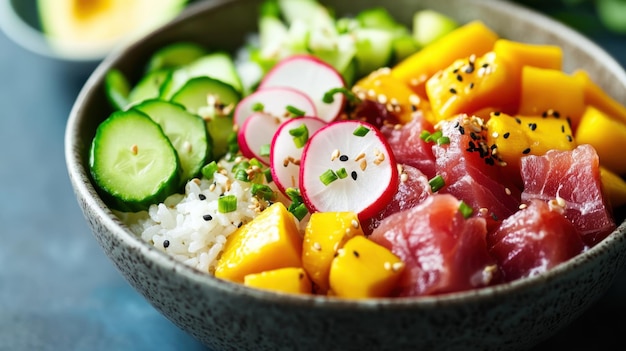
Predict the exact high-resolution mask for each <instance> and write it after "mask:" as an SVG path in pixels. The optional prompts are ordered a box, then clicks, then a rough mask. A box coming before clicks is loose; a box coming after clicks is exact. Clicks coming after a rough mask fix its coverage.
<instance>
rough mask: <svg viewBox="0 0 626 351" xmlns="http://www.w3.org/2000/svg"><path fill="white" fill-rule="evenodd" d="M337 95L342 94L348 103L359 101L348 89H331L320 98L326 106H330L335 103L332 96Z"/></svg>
mask: <svg viewBox="0 0 626 351" xmlns="http://www.w3.org/2000/svg"><path fill="white" fill-rule="evenodd" d="M337 93H341V94H344V95H345V96H346V98H347V99H348V101H350V102H359V101H361V99H359V98H358V97H357V96H356V94H355V93H353V92H352V91H350V89H348V88H343V87H342V88H333V89H330V90H329V91H327V92H326V93H324V96H323V97H322V101H323V102H324V103H326V104H331V103H333V101H335V97H334V95H335V94H337Z"/></svg>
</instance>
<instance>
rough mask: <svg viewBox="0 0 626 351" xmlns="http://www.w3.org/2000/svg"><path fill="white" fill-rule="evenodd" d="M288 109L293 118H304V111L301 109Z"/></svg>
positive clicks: (289, 106)
mask: <svg viewBox="0 0 626 351" xmlns="http://www.w3.org/2000/svg"><path fill="white" fill-rule="evenodd" d="M286 109H287V112H289V113H290V114H291V115H293V116H296V117H301V116H304V111H302V110H301V109H299V108H297V107H295V106H293V105H287V107H286Z"/></svg>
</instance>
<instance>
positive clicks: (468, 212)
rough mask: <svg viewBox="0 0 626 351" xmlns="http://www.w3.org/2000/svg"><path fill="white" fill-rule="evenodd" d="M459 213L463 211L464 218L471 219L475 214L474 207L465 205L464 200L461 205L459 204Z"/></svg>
mask: <svg viewBox="0 0 626 351" xmlns="http://www.w3.org/2000/svg"><path fill="white" fill-rule="evenodd" d="M459 211H461V213H462V214H463V217H465V218H466V219H467V218H469V217H470V216H471V215H472V213H473V212H474V210H473V209H472V207H471V206H470V205H468V204H467V203H465V202H464V201H463V200H461V203H460V204H459Z"/></svg>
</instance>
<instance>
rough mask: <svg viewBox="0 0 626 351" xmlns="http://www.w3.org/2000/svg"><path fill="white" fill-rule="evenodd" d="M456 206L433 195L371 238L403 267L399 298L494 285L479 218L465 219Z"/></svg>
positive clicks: (385, 222) (383, 224)
mask: <svg viewBox="0 0 626 351" xmlns="http://www.w3.org/2000/svg"><path fill="white" fill-rule="evenodd" d="M459 205H460V201H459V200H458V199H456V198H455V197H454V196H452V195H449V194H441V195H440V194H434V195H432V196H429V197H428V198H427V199H426V200H425V201H423V202H422V203H420V204H418V205H417V206H415V207H413V208H411V209H408V210H404V211H400V212H397V213H395V214H393V215H391V216H389V217H387V218H385V219H384V220H383V221H382V222H381V223H380V225H379V226H378V228H376V229H375V230H374V231H373V232H372V234H371V235H370V238H371V239H372V240H373V241H375V242H377V243H379V244H381V245H383V246H385V247H387V248H388V249H390V250H391V251H392V252H393V253H394V254H396V255H397V256H398V257H400V259H402V261H403V262H404V263H405V265H406V268H405V270H404V273H403V275H402V277H401V278H400V283H399V288H398V291H397V292H396V294H397V295H398V296H423V295H435V294H443V293H449V292H456V291H464V290H470V289H475V288H480V287H484V286H487V285H491V284H494V283H495V282H497V281H498V279H499V278H498V270H497V268H496V263H495V260H494V259H493V258H492V257H491V256H490V255H489V253H488V251H487V242H486V235H487V228H486V223H485V220H484V219H483V218H478V217H472V218H469V219H465V217H463V215H462V214H461V212H460V211H459Z"/></svg>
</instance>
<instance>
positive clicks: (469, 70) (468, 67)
mask: <svg viewBox="0 0 626 351" xmlns="http://www.w3.org/2000/svg"><path fill="white" fill-rule="evenodd" d="M473 72H474V64H473V63H472V62H470V64H469V65H467V67H466V68H465V73H468V74H469V73H473Z"/></svg>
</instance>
